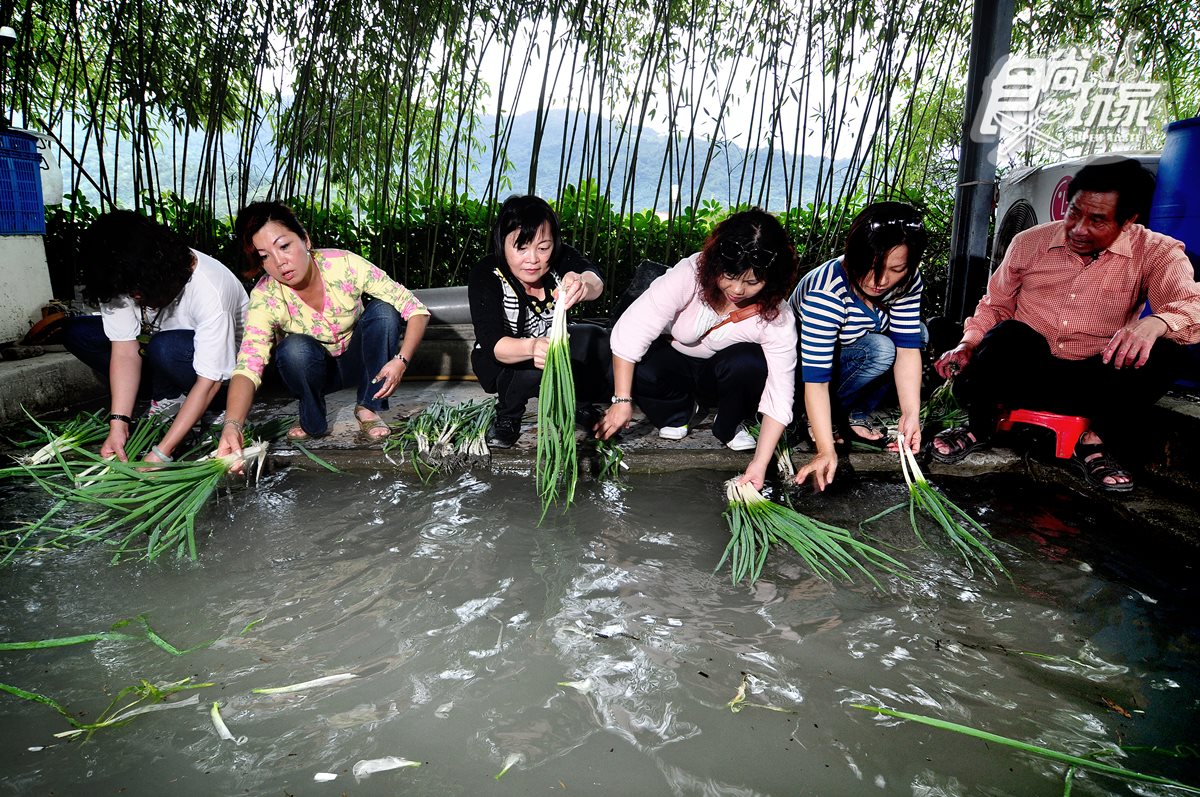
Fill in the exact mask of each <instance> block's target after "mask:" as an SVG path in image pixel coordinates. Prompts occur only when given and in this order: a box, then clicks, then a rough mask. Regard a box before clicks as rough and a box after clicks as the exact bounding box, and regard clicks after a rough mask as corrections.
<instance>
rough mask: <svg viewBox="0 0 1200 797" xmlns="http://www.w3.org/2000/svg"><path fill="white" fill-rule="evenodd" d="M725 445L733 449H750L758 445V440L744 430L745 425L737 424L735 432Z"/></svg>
mask: <svg viewBox="0 0 1200 797" xmlns="http://www.w3.org/2000/svg"><path fill="white" fill-rule="evenodd" d="M725 446H726V447H727V448H729V449H731V450H733V451H750V450H752V449H754V448H757V447H758V441H757V440H755V439H754V435H752V434H750V433H749V432H747V431H746V427H745V426H742V425H740V424H739V425H738V428H737V434H735V435H734V436H733V438H732V439H730V441H729V442H728V443H726V444H725Z"/></svg>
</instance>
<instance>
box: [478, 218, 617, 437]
mask: <svg viewBox="0 0 1200 797" xmlns="http://www.w3.org/2000/svg"><path fill="white" fill-rule="evenodd" d="M492 246H493V249H492V254H490V255H488V256H487V257H485V258H483V259H482V260H480V261H479V263H477V264H476V265H475V267H474V268H473V269H472V270H471V277H470V280H469V281H468V283H467V285H468V287H467V293H468V296H469V298H470V304H471V321H472V323H473V324H474V326H475V348H474V350H473V351H472V352H471V365H472V367H473V368H474V370H475V375H476V376H477V377H478V378H479V384H480V385H482V386H483V388H484V390H486V391H487V392H489V393H495V394H496V399H497V403H496V420H495V422H494V423H493V424H492V427H491V428H490V429H489V430H488V439H487V442H488V445H490V446H492V447H494V448H509V447H511V446H512V445H513V444H514V443H516V442H517V438H518V437H520V434H521V416H522V415H523V414H524V412H525V405H526V403H527V402H528V401H529V399H530V398H533V397H534V396H536V395H537V393H538V389H539V388H540V386H541V381H542V368H543V367H545V364H546V349H547V346H548V344H549V339H548V338H547V335H548V334H549V332H550V322H551V320H552V319H553V317H554V303H555V302H556V301H561V302H565V303H566V306H567V307H568V308H570V307H573V306H574V305H576V304H578V303H579V302H587V301H592V300H594V299H596V298H598V297H599V296H600V294H601V292H603V290H604V280H603V279H601V277H600V272H599V271H598V270H597V269H596V267H595V266H594V265H592V264H591V263H590V262H589V261H588V260H587V259H585V258H584V257H583V256H582V255H580V254H579V252H577V251H575V250H574V249H572V248H571V247H569V246H567V245H565V244H563V243H562V240H561V239H560V237H559V230H558V217H557V216H556V215H555V214H554V210H553V209H552V208H551V207H550V205H549V204H548V203H547V202H546V201H545V200H544V199H541V198H539V197H536V196H512V197H509V198H508V200H506V201H505V203H504V204H503V205H502V206H501V208H500V214H499V216H498V217H497V219H496V225H495V227H494V228H493V230H492ZM569 330H570V336H571V364H572V368H573V371H574V374H575V390H576V396H577V398H578V399H579V400H580V401H581V402H585V403H586V402H591V401H600V400H606V399H607V396H608V395H609V394H610V393H611V392H612V364H611V361H612V356H611V354H610V353H609V349H608V331H607V330H606V329H604V328H602V327H599V326H596V325H594V324H571V325H570V328H569Z"/></svg>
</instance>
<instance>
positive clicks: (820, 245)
mask: <svg viewBox="0 0 1200 797" xmlns="http://www.w3.org/2000/svg"><path fill="white" fill-rule="evenodd" d="M876 198H878V199H884V198H889V199H899V200H902V201H906V202H911V203H912V204H914V205H916V206H917V207H918V208H920V209H921V210H922V211H923V212H924V213H925V224H926V228H927V229H928V231H929V238H930V246H929V250H928V251H927V253H926V256H925V260H924V262H923V264H922V270H923V272H922V273H923V274H924V278H925V282H926V288H925V290H926V305H925V310H926V314H927V315H936V314H937V311H938V310H939V309H940V301H941V295H942V293H943V292H944V290H945V282H946V269H947V262H948V252H949V247H950V220H951V214H950V210H951V207H952V204H953V198H952V197H951V196H949V195H946V194H941V193H938V194H934V195H932V196H928V197H926V196H922V195H920V194H918V193H916V192H914V191H908V192H894V193H893V194H891V195H887V196H880V197H876ZM69 199H70V200H71V203H70V204H69V205H63V206H55V207H52V208H47V210H46V230H47V233H46V242H47V245H46V251H47V259H48V260H49V261H50V271H51V274H54V273H56V272H60V271H65V272H69V273H71V274H76V273H77V271H76V269H77V256H78V239H79V235H80V233H81V232H82V231H83V230H84V229H85V228H86V227H87V225H88V224H90V223H91V221H92V220H93V219H94V218H95V217H96V215H97V210H96V208H95V207H94V206H92V205H90V204H89V203H88V202H87V200H86V199H85V198H84V197H83V196H82V195H79V194H75V195H74V196H72V197H69ZM288 204H289V205H290V206H291V207H292V209H293V210H295V211H296V215H297V216H298V217H299V218H300V221H301V222H302V223H303V224H304V226H305V228H306V229H307V230H308V232H309V235H310V236H311V237H312V240H313V243H314V244H315V245H317V246H321V247H330V248H340V249H347V250H349V251H352V252H356V253H358V254H360V255H362V256H363V257H365V258H367V259H368V260H370V261H371V262H372V263H374V264H376V265H377V266H379V267H380V268H382V269H383V270H384V271H385V272H387V273H388V274H389V275H391V276H392V277H393V278H394V279H396V280H397V281H399V282H401V283H403V284H405V285H407V286H409V287H411V288H439V287H447V286H452V285H463V284H465V283H466V280H467V275H468V274H469V273H470V269H471V266H473V265H474V264H475V263H476V262H477V261H478V260H479V259H481V258H482V257H484V256H485V255H486V254H487V253H488V252H489V251H490V249H491V244H490V240H491V226H492V222H493V220H494V219H495V215H496V212H497V210H498V209H499V203H498V202H496V201H492V202H483V201H479V200H475V199H469V198H467V197H461V196H460V197H439V198H436V199H433V200H428V199H426V200H420V199H417V198H416V197H409V198H406V199H405V200H404V201H402V202H401V203H399V204H398V205H397V209H398V212H397V214H396V215H392V216H385V215H383V212H382V211H381V210H380V209H379V208H378V207H376V206H371V207H368V208H367V210H366V212H365V213H364V214H363V215H362V217H361V219H359V218H356V216H355V214H354V213H352V212H351V211H350V210H349V209H348V208H346V207H344V206H342V205H339V204H336V203H335V204H330V205H321V204H320V203H318V202H316V201H313V200H309V199H303V198H300V197H294V198H292V199H291V200H289V201H288ZM553 204H555V210H556V211H557V212H558V215H559V221H560V225H561V229H562V236H563V240H564V241H566V242H567V243H568V244H570V245H572V246H574V247H575V248H577V249H579V250H580V251H581V252H583V253H584V254H585V255H587V256H588V257H589V258H591V259H592V261H593V262H594V263H596V265H597V267H598V268H599V269H600V272H601V274H602V275H603V276H604V281H605V285H606V288H605V291H604V294H603V296H602V297H601V299H600V300H599V302H598V303H596V304H593V305H589V307H588V311H589V312H590V313H595V314H597V315H602V314H605V313H607V312H608V310H609V309H610V308H611V306H612V304H613V303H614V302H615V301H616V299H617V298H618V297H619V296H620V295H621V292H622V291H623V290H624V289H625V287H626V286H627V285H628V284H629V281H630V279H631V278H632V276H633V272H634V270H635V269H636V268H637V266H638V264H639V263H641V262H642V261H643V260H653V261H655V262H659V263H665V264H667V265H673V264H675V263H676V262H678V261H679V260H680V259H681V258H683V257H686V256H687V255H690V254H692V253H693V252H698V251H700V249H701V247H702V246H703V245H704V240H705V238H706V237H707V236H708V234H709V233H710V232H712V229H713V227H715V226H716V224H717V223H718V222H719V221H721V220H722V219H724V218H725V217H726V216H728V215H729V214H730V213H733V212H735V211H737V210H742V209H744V207H726V206H723V205H721V204H720V203H718V202H716V201H713V200H707V201H705V202H704V203H702V204H701V206H700V207H699V208H691V207H687V208H683V210H682V212H681V213H679V214H678V215H676V216H674V217H670V218H667V217H664V216H660V215H659V214H657V213H655V212H654V211H651V210H644V211H639V212H637V213H625V214H622V213H619V212H618V211H617V210H616V209H615V208H614V207H613V205H612V203H611V202H608V201H607V200H605V199H603V198H602V197H601V195H600V192H599V189H598V187H597V186H596V184H595V183H593V182H587V183H585V184H583V185H582V186H579V187H578V188H575V187H571V188H568V189H567V190H566V191H565V192H564V195H563V198H562V200H561V201H559V202H557V203H553ZM863 204H865V203H864V200H863V198H862V197H861V196H860V197H855V198H853V199H852V200H850V201H848V202H847V203H845V204H844V205H841V206H830V207H814V206H813V205H811V204H810V205H805V206H803V207H795V208H792V209H791V210H790V211H788V212H787V213H785V214H782V215H781V216H780V220H781V221H782V222H783V225H784V227H785V229H786V230H787V231H788V234H789V236H790V237H791V239H792V241H793V243H794V244H795V246H796V250H797V255H798V258H799V262H800V273H801V274H803V273H805V272H806V271H808V270H809V269H811V268H813V267H815V266H817V265H820V264H821V263H823V262H825V261H826V260H828V259H829V258H830V257H834V256H836V255H837V254H838V253H840V252H841V251H842V249H843V248H844V246H845V241H846V234H847V232H848V230H849V227H850V221H851V220H852V219H853V218H854V216H855V214H856V213H858V211H859V210H860V209H861V208H862V205H863ZM156 208H157V210H158V219H159V221H162V222H163V223H164V224H166V225H167V226H169V227H171V228H172V229H174V230H175V231H176V232H178V233H180V234H181V235H183V236H184V237H185V238H186V239H187V240H188V242H189V244H190V245H191V246H193V247H195V248H196V249H197V250H199V251H202V252H207V253H209V254H212V255H213V256H214V257H216V258H217V259H218V260H221V261H222V262H224V263H225V264H226V265H228V266H229V267H230V268H232V269H233V270H234V271H235V272H240V271H241V269H242V261H241V252H240V250H239V249H238V247H237V245H236V243H235V242H234V240H233V220H232V219H230V218H228V217H225V218H222V217H219V216H217V215H216V214H214V213H213V212H212V211H211V210H210V209H208V208H207V207H204V206H201V205H198V204H197V203H193V202H189V201H187V200H185V199H182V198H180V197H178V196H176V195H174V194H166V195H164V196H162V197H160V198H159V201H158V202H157V203H156ZM71 284H74V283H73V282H71V283H68V285H71Z"/></svg>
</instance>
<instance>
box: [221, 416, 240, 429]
mask: <svg viewBox="0 0 1200 797" xmlns="http://www.w3.org/2000/svg"><path fill="white" fill-rule="evenodd" d="M221 425H222V426H236V427H237V430H238V431H239V432H240V431H242V430H243V429H245V428H246V424H245V423H244V422H242V421H235V420H234V419H233V418H226V419H225V423H223V424H221Z"/></svg>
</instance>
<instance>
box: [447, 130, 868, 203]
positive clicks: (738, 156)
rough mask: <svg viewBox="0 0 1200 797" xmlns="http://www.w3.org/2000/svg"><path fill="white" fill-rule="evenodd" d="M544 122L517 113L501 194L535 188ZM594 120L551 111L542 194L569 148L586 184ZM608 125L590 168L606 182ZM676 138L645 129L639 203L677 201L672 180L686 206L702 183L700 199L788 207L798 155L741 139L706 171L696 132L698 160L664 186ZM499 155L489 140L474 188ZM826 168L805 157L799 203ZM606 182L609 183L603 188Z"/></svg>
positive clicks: (616, 185) (621, 168) (613, 140)
mask: <svg viewBox="0 0 1200 797" xmlns="http://www.w3.org/2000/svg"><path fill="white" fill-rule="evenodd" d="M494 123H495V120H494V117H489V118H485V119H484V120H483V125H482V128H483V129H484V130H487V131H490V130H492V129H493V125H494ZM536 123H537V114H536V112H534V111H528V112H526V113H522V114H519V115H517V116H516V117H514V118H513V120H512V133H511V136H510V138H509V141H508V158H509V160H510V161H511V163H512V166H511V167H510V168H509V169H508V170H507V171H506V172H505V176H506V177H507V178H508V179H509V180H510V181H511V188H510V189H509V190H508V191H501V192H498V193H499V195H500V196H504V195H505V194H506V193H510V192H518V193H523V192H525V191H526V190H527V189H528V187H529V166H530V159H531V158H530V154H531V153H532V152H533V142H534V128H535V125H536ZM568 125H570V126H571V128H572V129H571V130H567V127H568ZM586 125H587V119H586V118H585V117H584V116H582V115H579V114H576V113H574V112H568V111H566V110H563V109H552V110H550V111H549V112H548V113H547V115H546V120H545V131H544V133H543V136H542V145H541V150H540V153H539V155H538V170H537V182H536V191H535V193H537V194H539V195H542V196H554V195H555V194H556V193H557V192H558V180H559V168H560V166H559V162H560V160H561V156H562V152H563V150H564V148H565V149H566V150H567V151H568V152H569V153H570V163H569V164H568V166H567V168H566V170H565V171H566V176H565V178H564V183H565V184H566V185H576V184H578V183H579V178H580V174H581V173H582V172H584V171H587V170H585V169H582V168H581V164H582V161H583V158H584V157H585V155H584V148H585V142H586V141H589V140H590V141H594V140H595V135H596V120H595V119H592V120H591V126H590V128H588V129H585V126H586ZM600 128H601V131H602V134H603V137H604V140H603V143H602V145H601V148H602V157H604V158H605V160H604V161H603V169H598V168H593V169H591V170H590V171H593V172H599V173H600V174H601V175H602V178H601V179H602V181H606V180H607V173H608V166H609V161H608V159H609V158H610V157H611V156H610V155H609V153H608V150H609V149H612V148H614V147H615V146H616V145H617V144H618V135H619V133H618V132H617V131H616V129H615V128H610V126H609V120H607V119H603V120H601V124H600ZM634 133H636V130H631V131H629V134H628V135H627V136H626V137H625V138H624V139H620V141H619V144H620V154H619V156H618V157H617V163H616V169H615V173H614V176H613V182H612V186H611V188H610V190H609V200H610V201H611V202H612V203H613V204H614V205H615V204H618V203H619V202H620V201H621V192H622V189H623V181H624V179H625V173H626V170H627V169H626V167H627V165H628V163H629V158H630V156H631V154H632V152H631V149H632V142H631V141H630V140H629V136H630V135H633V134H634ZM572 142H573V143H572ZM671 144H672V142H671V139H670V137H669V136H667V135H665V134H663V133H661V132H659V131H657V130H652V129H650V128H645V129H644V130H643V131H642V136H641V140H640V141H639V142H638V152H637V170H636V173H635V182H634V188H633V208H634V210H644V209H646V208H654V209H655V210H666V209H667V207H668V205H669V202H670V191H671V186H672V184H678V186H679V188H678V190H679V192H680V195H681V196H682V198H683V204H684V205H685V206H687V205H690V204H692V202H691V198H692V197H693V196H697V191H696V190H695V187H696V186H699V188H700V191H699V192H698V196H699V200H700V201H704V200H706V199H713V200H716V201H717V202H720V203H721V204H722V205H729V204H731V203H733V202H734V201H736V200H737V199H738V196H739V194H740V195H741V196H742V197H743V201H746V202H751V203H754V204H761V205H762V206H763V207H765V208H766V209H767V210H775V211H781V210H783V209H784V208H785V207H786V206H787V190H788V173H789V170H790V169H791V168H792V163H791V156H790V154H787V155H785V153H784V152H783V151H781V150H778V149H777V150H775V151H774V152H769V151H768V150H766V149H761V148H760V149H757V150H752V151H750V152H747V151H746V150H744V149H743V148H742V147H740V146H738V145H737V144H732V143H725V144H718V146H717V148H716V149H715V151H714V153H713V157H712V161H711V162H710V164H709V166H708V172H707V174H703V169H704V160H705V158H706V157H708V149H709V141H708V140H707V139H696V140H695V141H694V142H692V149H693V150H694V153H695V155H694V161H693V159H692V158H691V157H689V158H688V160H687V162H688V164H689V166H688V169H687V170H686V171H684V172H683V177H682V179H670V178H668V177H664V178H663V179H662V184H663V187H662V188H661V189H659V182H660V181H659V175H660V173H661V172H662V170H663V168H664V167H663V164H664V163H665V162H666V158H667V154H668V148H669V147H670V146H671ZM674 147H675V157H676V158H681V157H683V155H684V152H685V150H686V148H687V140H686V138H678V139H677V140H676V141H675V143H674ZM590 157H594V155H590ZM491 158H492V150H491V147H490V146H488V147H487V148H486V149H485V151H484V152H483V153H482V154H481V155H480V156H479V161H478V163H479V166H478V168H477V169H475V170H473V171H472V173H471V174H470V177H469V184H470V186H471V189H472V191H471V193H472V194H474V195H475V196H483V195H484V193H485V192H486V190H487V183H488V178H489V166H490V164H491ZM692 163H694V173H693V172H692V165H691V164H692ZM827 163H828V162H827ZM846 165H847V162H846V161H835V162H834V169H835V175H836V176H837V179H840V175H841V174H842V173H844V171H845V168H846ZM820 167H821V159H820V158H818V157H816V156H813V155H806V156H804V157H803V158H801V159H798V160H797V163H796V170H797V171H798V172H800V171H801V170H802V173H801V176H802V178H803V179H802V181H799V182H800V190H799V192H798V194H797V195H796V196H793V199H792V205H796V204H805V203H807V202H809V201H811V199H812V198H813V197H814V196H815V195H816V187H817V178H818V173H819V171H820ZM743 168H745V170H746V173H745V175H743V174H742V171H743ZM827 169H828V166H827ZM672 171H673V172H674V173H675V174H676V175H679V174H680V172H681V170H680V169H679V167H678V164H676V165H675V167H674V168H673V170H672ZM768 173H769V175H770V184H769V191H767V190H765V189H764V186H763V183H764V180H765V179H766V175H767V174H768ZM702 178H703V179H702ZM794 182H795V181H794ZM739 187H740V191H739ZM603 189H604V184H603V182H602V183H601V190H603Z"/></svg>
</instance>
